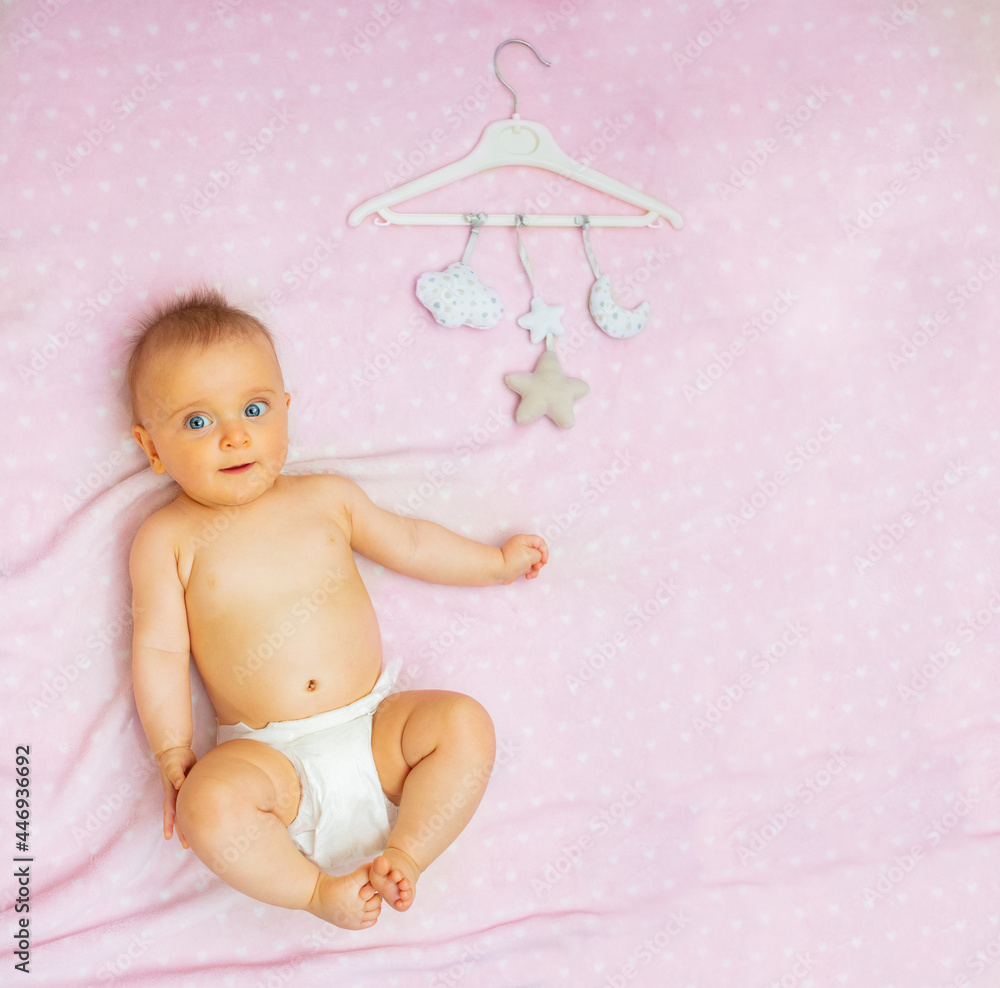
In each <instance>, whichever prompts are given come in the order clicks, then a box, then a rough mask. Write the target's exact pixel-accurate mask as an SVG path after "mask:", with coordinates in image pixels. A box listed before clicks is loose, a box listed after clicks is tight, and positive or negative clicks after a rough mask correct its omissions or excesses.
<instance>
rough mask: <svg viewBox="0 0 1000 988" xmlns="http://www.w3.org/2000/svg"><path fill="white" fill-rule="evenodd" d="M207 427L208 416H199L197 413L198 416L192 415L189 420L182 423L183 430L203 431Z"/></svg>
mask: <svg viewBox="0 0 1000 988" xmlns="http://www.w3.org/2000/svg"><path fill="white" fill-rule="evenodd" d="M208 425H209V419H208V416H207V415H201V414H200V413H199V414H198V415H192V416H191V418H189V419H188V420H187V421H186V422H185V423H184V428H185V429H195V430H198V429H205V428H207V427H208Z"/></svg>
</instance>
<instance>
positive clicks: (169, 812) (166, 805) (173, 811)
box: [163, 789, 189, 850]
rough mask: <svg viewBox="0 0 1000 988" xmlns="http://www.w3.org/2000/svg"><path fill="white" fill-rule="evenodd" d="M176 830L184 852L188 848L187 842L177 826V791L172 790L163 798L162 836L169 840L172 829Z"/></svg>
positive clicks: (171, 835)
mask: <svg viewBox="0 0 1000 988" xmlns="http://www.w3.org/2000/svg"><path fill="white" fill-rule="evenodd" d="M175 828H176V830H177V837H178V839H179V840H180V842H181V847H183V848H184V849H185V850H187V848H188V846H189V845H188V842H187V839H186V838H185V836H184V834H183V832H182V831H181V828H180V827H179V826H177V790H176V789H174V790H172V791H171V792H169V793H167V795H166V796H164V797H163V836H164V838H165V839H166V840H170V838H171V837H173V835H174V829H175Z"/></svg>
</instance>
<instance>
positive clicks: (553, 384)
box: [504, 350, 590, 429]
mask: <svg viewBox="0 0 1000 988" xmlns="http://www.w3.org/2000/svg"><path fill="white" fill-rule="evenodd" d="M504 380H505V381H506V382H507V387H508V388H510V389H511V391H514V392H516V393H517V394H519V395H520V396H521V400H520V401H519V402H518V404H517V411H516V412H515V413H514V421H516V422H517V424H518V425H528V423H530V422H534V421H535V419H538V418H541V417H542V416H543V415H547V416H548V417H549V418H550V419H552V421H553V422H555V424H556V425H558V426H559V427H560V428H561V429H568V428H570V427H571V426H572V425H573V421H574V416H573V402H574V401H576V400H577V399H578V398H582V397H583V396H584V395H586V394H589V393H590V385H589V384H587V382H586V381H581V380H580V379H579V378H576V377H567V376H566V375H565V374H564V373H563V369H562V367H561V366H560V365H559V358H558V357H557V356H556V354H555V351H554V350H546V351H545V353H543V354H542V356H541V357H540V358H539V360H538V363H537V364H536V365H535V369H534V370H533V371H532V372H531V373H530V374H508V375H507V376H506V377H505V378H504Z"/></svg>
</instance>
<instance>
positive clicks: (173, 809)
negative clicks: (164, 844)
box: [156, 748, 198, 849]
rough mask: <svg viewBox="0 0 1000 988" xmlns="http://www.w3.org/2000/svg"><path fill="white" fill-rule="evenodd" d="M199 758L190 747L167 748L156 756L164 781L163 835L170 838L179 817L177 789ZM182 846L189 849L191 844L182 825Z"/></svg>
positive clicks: (180, 835) (178, 834) (179, 832)
mask: <svg viewBox="0 0 1000 988" xmlns="http://www.w3.org/2000/svg"><path fill="white" fill-rule="evenodd" d="M197 760H198V759H197V758H195V754H194V752H193V751H192V750H191V749H190V748H167V750H166V751H161V752H160V754H159V755H158V756H157V758H156V764H157V765H159V766H160V781H161V782H162V783H163V794H164V795H163V836H164V837H165V838H166V839H167V840H170V838H171V837H173V835H174V826H175V820H176V818H177V790H178V789H180V787H181V785H182V784H183V782H184V780H185V779H186V778H187V774H188V772H190V771H191V767H192V766H193V765H194V763H195V762H196V761H197ZM177 836H178V837H179V838H180V842H181V847H183V848H185V849H187V848H188V847H189V846H190V845H189V844H188V842H187V839H186V838H185V837H184V834H183V833H181V829H180V827H178V828H177Z"/></svg>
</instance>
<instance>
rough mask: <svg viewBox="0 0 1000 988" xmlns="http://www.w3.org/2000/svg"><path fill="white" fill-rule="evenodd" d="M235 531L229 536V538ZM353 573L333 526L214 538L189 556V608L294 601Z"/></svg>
mask: <svg viewBox="0 0 1000 988" xmlns="http://www.w3.org/2000/svg"><path fill="white" fill-rule="evenodd" d="M235 535H236V533H234V536H235ZM354 573H356V568H355V565H354V557H353V554H352V552H351V547H350V545H349V544H348V542H347V539H346V538H345V537H344V535H343V533H342V532H341V531H340V530H339V529H338V528H336V526H322V527H318V528H316V529H314V530H311V531H302V530H300V529H297V528H295V527H294V526H288V527H286V528H284V529H282V530H281V531H278V532H272V533H261V532H256V533H254V534H253V535H252V536H249V537H244V538H239V537H229V538H223V537H220V538H219V539H218V540H216V543H215V544H212V545H207V546H202V547H200V548H199V549H198V550H197V551H196V552H195V554H194V559H193V562H192V565H191V575H190V579H189V581H188V587H187V598H188V602H189V605H190V604H192V603H197V604H200V605H201V606H203V607H205V608H207V609H208V610H216V609H219V610H229V609H231V608H234V607H238V608H240V609H244V608H245V607H246V606H247V604H248V603H252V602H254V601H264V600H267V601H272V602H273V601H275V600H282V599H297V598H299V597H302V596H309V595H310V594H312V593H314V592H315V591H316V590H317V588H323V587H329V586H331V585H339V584H341V583H343V582H344V581H347V580H349V579H350V578H351V576H352V574H354Z"/></svg>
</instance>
